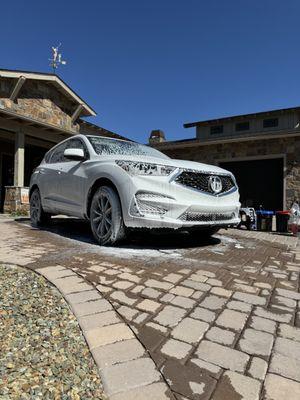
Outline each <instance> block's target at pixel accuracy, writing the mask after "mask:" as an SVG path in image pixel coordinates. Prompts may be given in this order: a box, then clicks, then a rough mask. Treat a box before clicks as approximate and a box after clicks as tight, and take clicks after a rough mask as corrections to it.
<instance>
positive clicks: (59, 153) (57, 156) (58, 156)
mask: <svg viewBox="0 0 300 400" xmlns="http://www.w3.org/2000/svg"><path fill="white" fill-rule="evenodd" d="M66 146H67V142H65V143H62V144H60V145H59V146H57V147H56V148H55V149H54V150H53V152H52V154H51V157H50V163H51V164H53V163H59V162H63V161H65V157H64V151H65V149H66Z"/></svg>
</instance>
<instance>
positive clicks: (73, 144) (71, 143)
mask: <svg viewBox="0 0 300 400" xmlns="http://www.w3.org/2000/svg"><path fill="white" fill-rule="evenodd" d="M66 149H82V150H83V151H84V155H85V157H87V158H88V156H89V154H88V149H87V147H86V145H85V143H83V141H82V140H81V139H79V138H74V139H71V140H68V141H67V146H66Z"/></svg>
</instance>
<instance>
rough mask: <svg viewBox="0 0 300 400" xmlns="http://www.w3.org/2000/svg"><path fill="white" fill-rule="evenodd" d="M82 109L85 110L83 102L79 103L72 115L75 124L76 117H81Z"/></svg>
mask: <svg viewBox="0 0 300 400" xmlns="http://www.w3.org/2000/svg"><path fill="white" fill-rule="evenodd" d="M82 110H83V105H82V104H79V105H78V106H77V107H76V110H75V111H74V112H73V115H72V124H74V122H75V121H76V119H77V118H78V117H79V115H80V113H81V111H82Z"/></svg>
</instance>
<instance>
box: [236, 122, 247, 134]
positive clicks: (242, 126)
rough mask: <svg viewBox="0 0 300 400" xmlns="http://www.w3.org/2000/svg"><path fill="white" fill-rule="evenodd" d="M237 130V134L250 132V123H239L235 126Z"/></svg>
mask: <svg viewBox="0 0 300 400" xmlns="http://www.w3.org/2000/svg"><path fill="white" fill-rule="evenodd" d="M235 130H236V131H237V132H240V131H248V130H249V121H246V122H237V123H236V124H235Z"/></svg>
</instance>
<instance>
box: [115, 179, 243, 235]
mask: <svg viewBox="0 0 300 400" xmlns="http://www.w3.org/2000/svg"><path fill="white" fill-rule="evenodd" d="M123 194H124V196H123V197H124V198H123V199H122V205H123V218H124V223H125V225H126V226H127V227H130V228H171V229H181V228H193V227H199V228H200V227H203V228H204V227H218V226H235V225H238V224H239V222H240V217H239V209H240V202H239V193H238V190H237V189H236V190H234V191H232V192H230V193H228V194H225V195H221V196H215V195H211V194H208V193H203V192H200V191H197V190H193V189H190V188H187V187H184V186H182V185H179V184H176V182H174V181H172V179H171V178H170V177H152V176H134V177H131V180H130V184H129V185H128V186H127V187H126V190H125V192H123Z"/></svg>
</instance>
